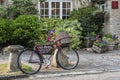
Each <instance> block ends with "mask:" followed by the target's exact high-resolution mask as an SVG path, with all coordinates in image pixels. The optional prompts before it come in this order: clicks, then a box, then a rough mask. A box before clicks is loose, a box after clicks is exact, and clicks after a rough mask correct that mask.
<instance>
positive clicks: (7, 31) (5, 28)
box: [0, 18, 14, 46]
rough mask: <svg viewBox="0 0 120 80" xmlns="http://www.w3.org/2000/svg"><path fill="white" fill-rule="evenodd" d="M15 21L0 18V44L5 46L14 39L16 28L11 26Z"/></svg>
mask: <svg viewBox="0 0 120 80" xmlns="http://www.w3.org/2000/svg"><path fill="white" fill-rule="evenodd" d="M12 22H13V21H11V20H6V19H2V18H0V46H5V45H7V44H8V42H9V41H11V39H12V36H13V35H12V32H13V31H14V28H13V27H12V26H11V24H12Z"/></svg>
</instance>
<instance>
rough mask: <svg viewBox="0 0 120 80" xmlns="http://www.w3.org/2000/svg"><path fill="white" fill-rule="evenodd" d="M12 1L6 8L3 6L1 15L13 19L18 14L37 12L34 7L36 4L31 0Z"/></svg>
mask: <svg viewBox="0 0 120 80" xmlns="http://www.w3.org/2000/svg"><path fill="white" fill-rule="evenodd" d="M12 1H13V3H12V5H10V6H9V7H8V8H5V9H4V11H3V13H5V14H4V15H2V17H4V18H10V19H15V18H16V17H18V16H19V15H25V14H37V10H36V9H35V6H36V4H34V3H33V2H32V0H12Z"/></svg>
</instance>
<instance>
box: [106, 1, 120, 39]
mask: <svg viewBox="0 0 120 80" xmlns="http://www.w3.org/2000/svg"><path fill="white" fill-rule="evenodd" d="M112 1H118V4H119V6H118V9H112V8H111V6H112V4H111V2H112ZM107 9H108V10H107V11H108V12H109V16H108V14H107V16H108V17H106V19H105V29H104V31H106V32H109V33H112V34H117V35H118V36H119V38H120V0H108V6H107Z"/></svg>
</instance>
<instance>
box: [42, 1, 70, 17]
mask: <svg viewBox="0 0 120 80" xmlns="http://www.w3.org/2000/svg"><path fill="white" fill-rule="evenodd" d="M71 11H72V1H71V0H70V1H69V0H67V1H65V0H56V2H55V0H53V1H52V0H48V1H46V2H42V3H40V17H49V18H52V17H57V18H61V19H67V18H68V17H69V16H70V12H71Z"/></svg>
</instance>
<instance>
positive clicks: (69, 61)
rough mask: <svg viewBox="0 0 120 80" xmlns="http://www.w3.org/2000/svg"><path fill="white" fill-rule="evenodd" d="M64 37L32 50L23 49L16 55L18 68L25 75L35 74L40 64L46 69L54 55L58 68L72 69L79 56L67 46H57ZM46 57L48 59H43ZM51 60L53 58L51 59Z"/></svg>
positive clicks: (36, 46)
mask: <svg viewBox="0 0 120 80" xmlns="http://www.w3.org/2000/svg"><path fill="white" fill-rule="evenodd" d="M66 38H67V37H64V38H62V39H59V40H57V41H55V42H53V43H52V44H49V45H35V46H34V48H33V49H29V48H28V49H24V50H23V51H22V52H20V54H19V55H18V60H17V64H18V68H19V69H20V71H22V72H23V73H25V74H35V73H37V72H39V70H40V69H41V67H42V64H45V66H46V67H48V66H49V65H50V64H51V61H52V60H51V58H52V56H53V55H54V54H55V53H56V62H57V64H58V66H59V67H61V68H63V69H65V70H70V69H74V68H75V67H76V66H77V65H78V63H79V55H78V53H77V51H76V50H75V49H72V48H70V47H69V44H65V45H64V46H63V45H58V42H59V43H60V41H61V40H63V39H66ZM45 55H48V56H49V57H48V58H45ZM52 59H53V58H52Z"/></svg>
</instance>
